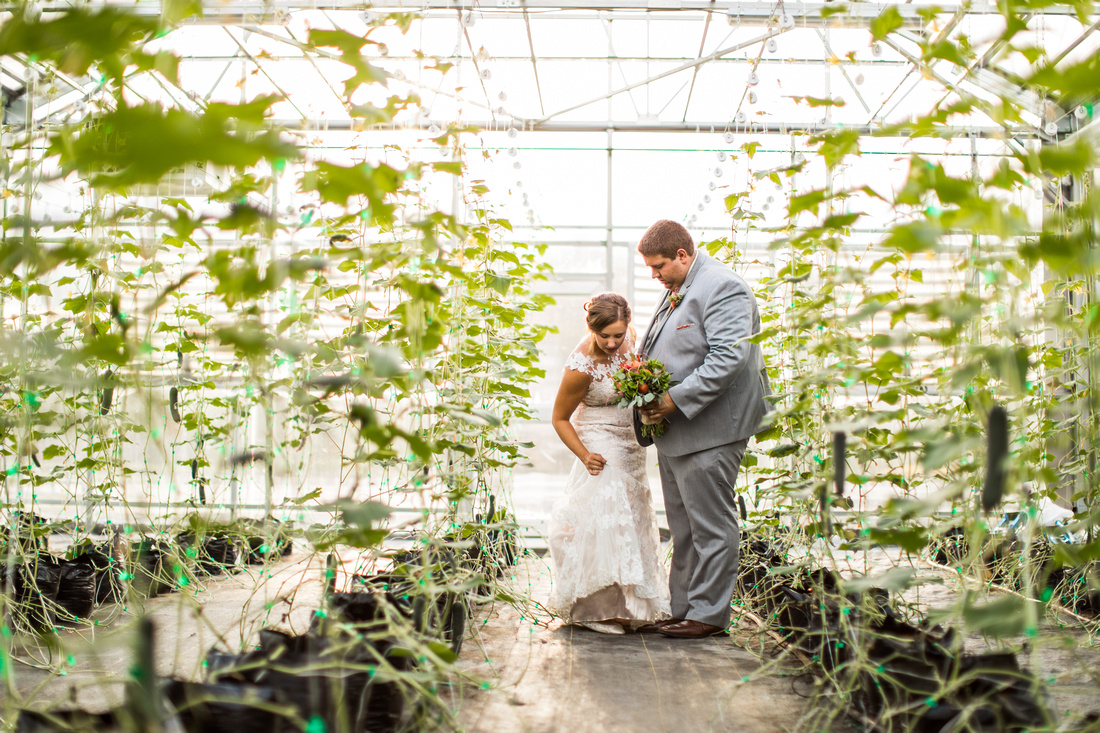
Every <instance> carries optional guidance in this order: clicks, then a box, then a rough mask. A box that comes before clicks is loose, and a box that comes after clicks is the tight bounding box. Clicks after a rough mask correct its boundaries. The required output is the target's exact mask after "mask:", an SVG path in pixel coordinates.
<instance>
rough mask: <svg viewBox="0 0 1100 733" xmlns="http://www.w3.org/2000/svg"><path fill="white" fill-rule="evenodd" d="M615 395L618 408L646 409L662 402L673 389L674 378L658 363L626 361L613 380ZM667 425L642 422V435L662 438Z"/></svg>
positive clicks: (662, 422)
mask: <svg viewBox="0 0 1100 733" xmlns="http://www.w3.org/2000/svg"><path fill="white" fill-rule="evenodd" d="M613 379H614V381H615V393H616V395H617V396H618V398H619V401H618V403H617V404H618V406H619V407H623V408H634V407H643V406H645V405H648V404H649V403H650V402H653V401H654V400H656V399H659V398H660V397H661V396H662V395H663V394H664V393H665V392H667V391H668V388H669V387H671V386H672V375H671V374H669V373H668V372H667V371H666V370H665V365H664V364H662V363H661V362H659V361H657V360H656V359H646V360H645V361H641V360H640V359H632V360H629V361H624V362H623V363H622V364H621V365H620V366H619V371H617V372H615V376H614V377H613ZM666 425H667V423H666V422H665V421H664V420H662V421H661V422H659V423H657V424H656V425H647V424H646V423H645V421H644V420H643V422H642V435H643V436H645V437H660V436H661V435H664V432H665V427H666Z"/></svg>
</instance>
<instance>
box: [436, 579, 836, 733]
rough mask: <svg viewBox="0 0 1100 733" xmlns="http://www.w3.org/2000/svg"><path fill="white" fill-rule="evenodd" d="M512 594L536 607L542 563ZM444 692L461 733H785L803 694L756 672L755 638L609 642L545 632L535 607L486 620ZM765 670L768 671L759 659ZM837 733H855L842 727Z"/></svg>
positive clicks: (549, 628)
mask: <svg viewBox="0 0 1100 733" xmlns="http://www.w3.org/2000/svg"><path fill="white" fill-rule="evenodd" d="M515 583H516V587H517V588H522V589H524V590H526V591H529V592H530V594H531V596H532V597H533V598H534V599H535V601H536V602H537V601H539V600H545V599H546V598H547V597H548V596H549V593H550V575H549V572H548V570H547V569H546V567H545V563H544V562H542V561H539V560H533V561H531V562H529V563H528V564H527V565H526V566H522V567H519V568H517V577H516V578H515ZM474 626H475V634H474V636H473V637H472V638H470V639H467V641H466V644H465V646H464V647H463V650H462V655H461V659H460V661H459V665H458V666H459V668H460V669H461V670H462V671H463V672H464V673H465V674H466V675H468V676H469V678H468V679H463V680H458V681H456V683H455V685H454V686H453V688H452V690H451V695H452V707H453V709H454V710H455V713H456V716H457V718H458V721H459V723H460V724H461V726H462V728H463V729H464V730H466V731H471V732H476V733H482V732H484V733H489V732H490V731H492V732H494V733H497V732H499V733H510V732H512V731H516V732H519V731H532V732H540V731H545V732H551V731H570V732H577V733H583V732H585V731H593V732H596V731H632V732H638V733H645V732H652V733H662V732H664V731H732V730H736V731H741V732H744V733H753V732H754V731H760V732H761V733H763V732H764V731H767V732H768V733H772V732H774V731H785V730H792V729H794V728H795V727H796V725H797V723H798V720H799V718H800V716H802V714H803V713H804V712H805V707H806V699H805V698H804V697H803V696H801V695H799V694H798V693H797V692H796V691H795V690H796V686H797V687H798V689H799V691H800V692H802V693H805V685H802V684H799V685H796V682H798V681H797V680H796V679H795V678H794V677H792V676H787V675H788V671H791V672H794V674H797V671H796V669H797V668H796V667H795V666H794V665H788V664H787V663H786V662H785V661H784V660H778V661H769V662H767V663H766V664H765V663H764V662H762V661H761V656H760V655H759V654H758V653H754V652H753V650H754V649H756V650H761V649H762V644H763V639H762V638H761V636H760V634H759V633H755V632H752V631H745V632H734V633H733V634H732V635H731V636H728V637H712V638H709V639H700V640H688V639H669V638H666V637H663V636H660V635H655V634H627V635H624V636H607V635H604V634H598V633H595V632H592V631H588V630H587V629H583V628H579V627H573V626H563V625H562V624H561V623H560V622H558V621H552V622H550V623H549V624H547V623H546V618H545V616H541V617H540V615H539V614H538V609H537V608H535V607H534V606H532V605H527V606H524V605H516V606H513V605H509V604H506V603H503V602H500V601H498V602H496V603H495V604H493V605H492V606H491V607H485V608H483V612H482V615H481V616H480V617H479V618H478V619H477V621H476V623H475V624H474ZM764 659H767V657H766V656H765V657H764ZM833 730H836V731H846V730H854V728H852V727H851V726H850V725H849V723H848V722H847V721H838V722H837V724H836V725H835V726H834V728H833Z"/></svg>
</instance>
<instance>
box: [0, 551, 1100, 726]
mask: <svg viewBox="0 0 1100 733" xmlns="http://www.w3.org/2000/svg"><path fill="white" fill-rule="evenodd" d="M884 559H886V560H889V561H890V562H892V563H896V562H898V561H899V559H898V558H894V557H891V558H884ZM323 563H324V557H323V556H318V555H312V556H310V555H306V554H304V553H296V554H295V555H293V556H291V557H289V558H286V559H284V560H282V561H280V562H278V563H275V564H274V565H272V566H271V567H270V568H268V569H267V570H266V571H265V572H264V573H262V574H261V573H260V571H259V569H258V568H253V569H252V570H251V571H250V572H248V573H242V574H238V575H232V576H223V577H219V578H213V579H208V580H207V581H206V582H205V583H204V585H203V586H202V587H199V588H194V587H192V588H190V589H189V590H190V591H191V592H185V593H172V594H169V595H165V596H161V597H158V598H154V599H149V600H147V601H145V603H144V611H145V613H147V614H148V615H149V616H150V618H152V620H153V622H154V624H155V626H156V629H157V655H156V671H157V673H158V675H160V676H175V677H180V678H184V679H192V680H196V679H201V678H202V676H203V675H202V659H203V657H204V656H205V654H206V652H207V650H208V649H210V647H212V646H219V647H221V648H223V649H228V650H236V649H238V648H240V645H241V642H242V640H250V641H251V640H254V639H255V638H256V634H257V633H258V631H259V630H260V629H261V628H263V627H265V626H275V627H278V628H282V629H284V630H287V631H293V632H302V631H304V630H305V629H306V628H308V626H309V619H310V614H311V613H312V610H313V609H314V608H316V607H317V606H318V604H319V601H320V597H321V590H322V583H321V577H322V573H323ZM358 569H359V568H356V567H355V566H354V565H353V564H352V562H351V561H349V562H348V563H347V564H345V566H344V568H343V571H342V572H341V573H340V574H339V577H341V578H343V577H347V576H350V575H351V574H352V573H354V572H355V571H356V570H358ZM923 573H929V578H930V579H931V578H933V577H934V576H935V575H936V574H938V571H935V570H927V569H924V570H922V574H923ZM508 581H509V583H510V584H511V587H512V589H513V596H514V598H515V599H517V600H515V601H513V602H510V603H509V602H505V601H503V600H497V601H494V602H492V603H487V604H482V605H480V606H476V607H475V609H476V611H475V617H474V618H473V619H472V620H471V624H470V626H471V635H470V636H469V637H468V638H467V639H466V641H465V644H464V646H463V649H462V654H461V657H460V659H459V662H458V665H457V668H458V670H459V671H460V674H459V675H457V676H456V677H455V679H454V680H453V681H452V683H451V684H450V685H448V686H445V687H444V688H442V689H441V690H440V692H441V694H442V696H443V698H444V700H445V702H447V703H448V706H449V708H450V709H451V710H452V711H453V714H454V717H455V721H456V722H457V725H458V726H459V727H460V728H461V729H462V730H464V731H468V732H469V733H510V732H512V731H517V732H518V731H524V732H526V731H532V732H542V731H546V732H548V733H553V732H556V731H570V732H573V731H577V732H580V733H583V732H585V731H601V732H602V731H631V732H635V731H636V732H639V733H646V732H649V731H653V732H654V733H657V732H663V731H739V732H740V731H744V732H745V733H752V732H754V731H761V732H764V731H767V732H768V733H771V732H772V731H790V730H795V729H800V725H799V724H800V721H803V720H804V718H805V716H806V715H807V714H808V713H812V712H814V711H812V710H808V709H807V705H808V701H807V695H808V693H809V692H810V689H809V688H810V685H811V684H812V681H811V680H810V679H809V678H808V677H805V676H803V677H799V676H798V675H799V671H798V669H799V666H798V665H796V664H793V663H792V662H791V661H790V660H788V659H784V658H782V657H780V658H776V657H775V656H774V655H775V644H774V643H773V641H772V639H771V638H769V637H768V636H767V635H766V634H765V633H763V632H761V631H760V630H759V629H757V628H756V627H755V625H754V624H752V623H751V622H749V621H745V622H743V623H742V624H741V625H740V626H737V627H735V629H734V631H733V633H732V634H731V635H730V636H728V637H714V638H710V639H705V640H681V639H667V638H664V637H660V636H655V635H638V634H628V635H625V636H605V635H602V634H597V633H594V632H591V631H588V630H586V629H581V628H575V627H568V626H562V625H561V624H560V622H558V621H554V620H550V618H549V615H548V614H546V613H545V611H543V610H542V609H541V607H540V605H539V604H540V603H541V602H544V601H545V600H546V599H547V598H548V597H549V594H550V584H551V578H550V573H549V570H548V567H547V560H546V559H542V558H537V557H532V558H529V559H528V560H527V561H526V562H525V563H524V564H521V565H520V566H518V567H517V568H516V569H515V575H514V577H512V578H510V579H508ZM956 592H957V589H956V588H953V587H952V585H951V583H950V582H949V579H947V578H944V579H942V582H941V583H939V584H932V585H930V586H928V587H927V588H926V590H925V591H924V593H925V596H924V597H923V598H922V601H923V602H924V603H931V604H932V605H943V604H946V603H947V602H949V601H950V600H951V599H952V598H954V597H955V593H956ZM140 610H142V609H141V608H137V607H133V608H127V609H126V610H122V609H120V608H114V609H101V610H99V611H97V614H98V619H99V621H100V625H99V626H90V627H87V626H86V627H82V628H78V629H68V630H65V631H63V632H62V633H61V635H60V637H59V643H58V644H57V645H56V646H55V647H53V648H50V649H49V650H47V647H45V646H43V645H41V644H26V645H24V647H23V648H22V650H21V649H20V648H19V646H18V645H17V646H16V648H15V649H14V650H13V651H14V652H15V656H16V658H18V659H20V660H21V661H19V662H15V663H13V664H9V665H6V669H5V671H6V672H7V673H8V674H9V675H10V677H9V681H10V688H9V689H11V690H12V693H13V694H3V692H2V691H0V698H2V699H0V721H2V720H10V719H11V718H10V717H9V716H10V714H11V712H12V710H13V708H14V707H15V706H16V705H19V706H28V707H34V708H39V709H41V708H45V707H49V706H50V705H53V704H57V703H59V702H66V703H68V704H72V703H74V702H75V703H76V704H77V705H79V706H80V707H82V708H84V709H86V710H89V711H99V710H105V709H107V708H110V707H115V706H117V705H119V704H120V703H121V700H122V680H123V679H125V677H126V675H127V674H128V672H129V670H130V668H131V665H132V663H133V631H132V627H133V620H134V618H135V617H136V616H135V613H136V612H138V611H140ZM967 641H968V643H967V646H968V648H971V649H973V650H974V651H979V650H981V649H983V648H984V647H985V644H986V642H985V641H984V640H982V639H981V638H973V639H968V640H967ZM1029 642H1030V648H1031V649H1032V650H1033V653H1034V654H1036V655H1037V656H1035V657H1033V658H1031V662H1030V663H1028V666H1029V667H1031V668H1033V669H1035V670H1036V672H1037V673H1038V674H1039V676H1040V678H1041V679H1043V681H1044V683H1046V688H1047V691H1048V693H1049V694H1050V698H1049V700H1050V702H1051V703H1052V707H1053V710H1054V713H1055V715H1056V716H1057V719H1058V720H1061V721H1080V720H1081V719H1082V717H1083V716H1084V714H1086V713H1100V696H1098V695H1097V693H1096V690H1097V687H1096V680H1097V679H1100V654H1098V650H1097V647H1095V646H1093V644H1094V641H1093V639H1091V638H1089V637H1088V635H1087V634H1085V633H1083V632H1081V631H1073V632H1071V631H1069V630H1068V629H1064V630H1063V629H1059V628H1058V625H1057V624H1054V623H1049V624H1047V625H1046V627H1045V628H1044V630H1043V632H1041V633H1040V635H1039V637H1038V638H1034V639H1030V640H1029ZM50 667H52V668H53V669H52V670H51V669H50ZM58 670H61V671H60V673H58ZM801 729H803V730H805V729H806V726H805V725H803V726H801ZM817 729H818V728H817V727H816V726H815V730H817ZM831 729H832V731H837V732H838V733H839V732H845V733H847V732H848V731H855V730H858V729H859V727H858V726H857V725H855V724H854V723H852V722H851V721H850V720H848V719H846V718H840V719H838V720H835V721H834V722H833V724H832V726H831Z"/></svg>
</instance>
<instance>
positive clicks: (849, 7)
mask: <svg viewBox="0 0 1100 733" xmlns="http://www.w3.org/2000/svg"><path fill="white" fill-rule="evenodd" d="M117 5H118V7H125V8H127V9H130V10H132V11H135V12H137V13H144V14H151V15H158V16H159V15H161V13H162V12H171V11H172V10H173V9H176V10H177V11H178V12H179V14H180V17H179V18H178V20H177V22H176V23H173V25H175V26H176V30H174V31H172V32H171V33H169V34H168V35H166V36H165V37H163V38H162V39H159V40H158V41H157V42H156V44H157V45H160V46H162V47H163V48H166V49H168V50H171V51H174V52H176V53H178V54H180V55H181V56H182V57H183V59H184V61H183V65H182V66H181V72H180V77H179V83H178V85H174V84H172V83H169V82H168V81H167V80H166V79H164V78H163V77H162V76H161V75H159V74H156V73H152V74H144V75H135V76H134V77H133V78H131V79H130V81H129V90H130V91H131V92H132V93H133V94H134V95H136V96H138V97H140V98H142V99H163V100H164V101H165V102H166V103H170V104H178V105H180V106H184V107H187V106H190V107H192V108H199V107H201V106H203V105H204V104H205V103H206V102H208V101H211V100H217V99H227V100H232V101H237V100H238V99H239V98H241V97H242V96H244V95H247V96H253V95H255V94H260V93H271V94H279V95H282V96H284V97H285V101H284V102H282V103H280V104H279V105H276V107H275V112H276V115H277V116H278V122H279V123H281V124H283V125H285V126H287V127H291V128H304V129H329V130H333V129H347V128H352V127H356V128H360V127H362V126H363V125H364V121H363V120H362V119H355V118H353V117H351V116H349V115H348V114H347V111H346V109H345V107H344V105H343V104H342V99H341V95H340V93H339V88H338V87H339V81H338V80H335V79H333V78H332V76H331V74H330V73H329V72H330V71H331V69H330V68H329V66H328V64H327V63H326V62H327V60H328V59H327V58H326V55H327V56H329V57H332V56H333V55H334V54H326V52H325V51H324V50H323V49H322V50H318V49H315V48H310V47H309V46H308V45H307V43H306V37H307V35H308V31H309V29H311V28H339V29H343V30H346V31H349V32H351V33H353V34H357V35H363V36H367V37H369V38H370V39H371V40H373V41H376V42H377V43H378V44H379V45H378V46H375V47H374V50H375V51H376V52H377V53H378V56H379V58H378V60H377V62H378V64H379V66H380V67H381V68H383V69H384V70H385V71H386V72H387V73H389V74H390V75H391V78H390V82H389V86H390V88H391V89H392V90H394V92H396V93H402V92H411V93H415V94H417V95H418V96H419V97H420V99H421V104H420V106H419V107H416V108H412V109H408V110H405V111H403V112H400V113H399V114H397V115H396V116H395V117H394V118H393V120H392V121H387V122H386V125H387V126H393V127H399V128H414V129H423V130H430V129H431V128H432V127H433V126H438V127H441V128H442V127H444V126H447V125H450V124H455V123H461V124H463V125H469V126H473V127H479V128H484V129H490V130H491V129H508V128H513V127H514V128H517V129H522V130H540V131H606V130H624V131H687V132H698V131H712V130H713V131H718V132H733V133H747V132H752V133H779V134H787V133H791V132H797V131H815V130H821V129H831V128H836V127H846V128H852V129H856V130H859V131H861V132H866V133H871V132H873V131H875V130H877V129H880V128H881V127H883V126H888V125H894V124H899V123H902V124H903V123H905V122H907V121H909V120H911V119H913V118H915V117H918V116H921V115H926V114H928V113H930V112H931V111H933V110H935V109H937V108H939V107H941V106H943V105H945V104H949V103H950V102H951V101H953V100H955V99H957V98H958V97H959V95H973V96H974V97H975V98H978V99H985V100H997V99H1007V100H1009V101H1011V102H1013V103H1014V104H1015V105H1017V106H1018V107H1019V109H1020V110H1021V113H1020V115H1019V119H1018V120H1012V121H996V120H993V119H990V118H988V117H986V116H985V115H983V114H981V113H979V112H974V113H971V114H970V115H968V116H967V117H966V118H965V119H961V118H960V119H958V120H955V121H954V122H957V124H958V127H959V129H960V130H965V131H966V132H968V133H971V134H976V135H979V136H991V137H998V138H1020V139H1024V138H1039V139H1042V140H1053V139H1057V138H1059V137H1062V136H1065V135H1067V134H1072V133H1073V132H1074V131H1076V130H1077V129H1078V128H1080V127H1086V126H1089V125H1090V123H1091V122H1092V118H1091V107H1089V106H1087V105H1088V104H1089V103H1091V102H1092V101H1093V100H1063V99H1051V98H1045V97H1042V96H1040V95H1038V94H1036V93H1034V92H1032V91H1031V90H1029V88H1028V85H1027V83H1026V81H1025V80H1026V78H1027V77H1028V76H1029V75H1030V68H1029V67H1030V65H1031V64H1032V62H1037V61H1038V60H1039V59H1040V58H1041V59H1042V60H1043V62H1044V63H1047V64H1049V65H1052V66H1054V65H1057V64H1060V63H1067V64H1068V63H1073V62H1075V61H1080V60H1082V59H1087V58H1089V57H1090V56H1092V55H1094V54H1095V53H1096V52H1097V47H1098V45H1100V37H1098V36H1096V35H1095V31H1096V29H1097V25H1098V22H1100V21H1097V16H1096V15H1095V14H1089V13H1086V12H1084V11H1082V12H1081V13H1080V14H1078V13H1076V12H1074V10H1073V8H1071V7H1068V6H1054V7H1050V8H1045V9H1036V10H1032V9H1030V8H1028V7H1025V6H1018V7H1017V9H1016V10H1013V11H1012V13H1013V15H1012V17H1013V18H1014V19H1015V22H1017V23H1018V24H1022V25H1020V27H1021V28H1023V27H1025V26H1026V30H1022V31H1020V32H1018V33H1016V35H1015V36H1014V37H1013V38H1012V40H1011V43H1005V42H1003V41H1002V40H1001V38H1002V35H1003V33H1004V31H1005V27H1006V21H1005V17H1004V16H1003V15H1002V12H1001V10H999V9H998V7H997V6H996V5H993V4H987V3H975V4H962V3H947V4H942V3H936V4H932V3H927V2H925V3H910V4H905V5H898V6H891V5H888V4H881V3H848V4H846V3H798V4H784V3H781V2H780V3H763V2H699V1H686V2H685V1H682V0H649V1H648V2H619V3H599V2H543V1H541V0H536V1H533V2H522V3H521V2H516V1H514V0H501V1H499V2H488V3H481V4H477V5H468V4H466V5H460V4H456V3H442V2H408V1H407V0H380V1H379V2H375V3H373V4H371V5H370V7H369V8H364V5H363V3H352V2H343V1H342V0H336V1H335V2H325V3H306V2H288V1H285V0H275V1H273V2H263V3H258V2H211V1H210V0H207V1H206V2H202V3H166V4H165V8H167V9H168V10H166V11H162V9H161V4H160V3H151V2H139V3H136V4H135V3H118V4H117ZM199 5H201V14H198V13H194V11H197V10H198V9H199ZM93 6H94V7H101V6H102V4H101V3H95V4H93V3H89V4H88V7H93ZM67 7H70V4H68V3H31V4H28V5H27V6H26V9H25V11H24V12H26V13H30V14H38V13H42V14H49V13H52V12H55V11H59V10H62V9H64V8H67ZM391 14H401V17H402V21H401V23H400V25H402V26H403V27H402V28H399V27H395V25H394V24H392V23H390V24H387V26H386V27H374V26H377V25H378V24H379V23H380V22H381V20H382V19H384V18H385V17H386V16H387V15H391ZM1029 48H1035V49H1038V50H1039V54H1040V55H1039V56H1037V55H1036V54H1034V53H1030V52H1028V51H1027V49H1029ZM959 49H961V50H962V51H964V52H966V56H965V58H964V57H963V55H961V54H960V53H959ZM25 63H26V64H27V65H29V66H30V67H31V69H33V68H34V67H35V66H36V64H35V63H34V62H33V61H29V60H28V61H26V62H25ZM28 73H29V72H28V71H27V69H25V68H19V65H18V64H17V62H16V61H15V60H13V59H11V58H6V59H5V64H4V68H3V70H2V74H0V83H2V84H3V88H4V93H5V106H4V121H5V122H6V123H8V124H15V125H20V124H25V123H26V122H27V121H28V120H30V121H32V123H33V124H49V123H51V122H57V121H62V120H65V119H71V118H72V117H74V116H79V115H81V114H82V113H83V109H84V105H85V104H86V103H88V102H89V101H92V100H94V99H95V97H96V95H97V93H98V91H99V89H100V87H101V83H100V80H98V79H87V78H70V77H66V76H65V75H63V74H58V75H57V78H56V80H55V81H54V83H52V84H50V85H48V86H47V85H41V86H39V87H38V88H36V89H34V90H33V91H32V93H31V95H30V96H29V97H28V95H27V89H26V83H27V79H28V78H29V77H28ZM824 100H831V102H832V104H825V102H824ZM28 101H29V102H30V106H29V108H28Z"/></svg>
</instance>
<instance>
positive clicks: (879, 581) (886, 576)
mask: <svg viewBox="0 0 1100 733" xmlns="http://www.w3.org/2000/svg"><path fill="white" fill-rule="evenodd" d="M916 575H917V571H916V570H914V569H913V568H903V567H898V568H890V569H889V570H887V571H886V572H885V573H883V574H882V575H877V576H874V577H872V576H870V575H864V576H863V577H861V578H853V579H852V580H845V581H843V584H844V590H845V591H846V592H848V593H863V592H866V591H869V590H871V589H872V588H882V589H883V590H887V591H891V592H893V593H900V592H901V591H903V590H906V589H907V588H909V587H910V586H912V585H913V578H915V577H916Z"/></svg>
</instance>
